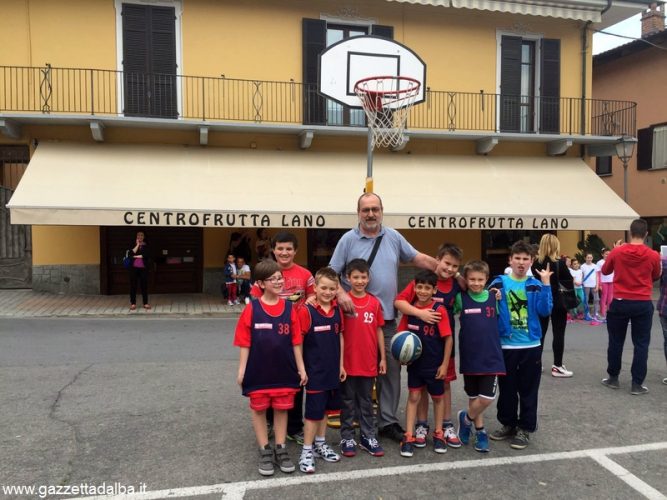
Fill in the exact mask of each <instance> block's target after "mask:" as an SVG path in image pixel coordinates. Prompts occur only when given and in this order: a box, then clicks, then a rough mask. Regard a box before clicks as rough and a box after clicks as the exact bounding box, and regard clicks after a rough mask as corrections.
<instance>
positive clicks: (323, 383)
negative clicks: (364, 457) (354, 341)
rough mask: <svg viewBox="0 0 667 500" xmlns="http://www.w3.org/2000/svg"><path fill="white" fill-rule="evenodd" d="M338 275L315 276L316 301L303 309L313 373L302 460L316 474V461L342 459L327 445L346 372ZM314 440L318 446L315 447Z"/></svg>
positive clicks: (305, 355)
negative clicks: (331, 415) (331, 412)
mask: <svg viewBox="0 0 667 500" xmlns="http://www.w3.org/2000/svg"><path fill="white" fill-rule="evenodd" d="M338 285H339V282H338V275H337V274H336V272H335V271H334V270H333V269H331V268H330V267H323V268H322V269H320V270H319V271H317V273H316V274H315V302H314V303H313V304H310V303H307V304H305V305H304V306H303V307H301V308H300V309H299V312H298V314H299V322H300V325H301V332H302V333H303V361H304V365H305V367H306V371H307V372H308V373H309V377H308V383H307V384H306V411H305V417H306V422H305V425H304V429H303V434H304V437H303V449H302V451H301V458H299V469H301V472H304V473H306V474H311V473H313V472H315V458H321V459H323V460H325V461H326V462H338V461H339V460H340V456H339V455H338V454H337V453H336V452H335V451H333V450H332V449H331V448H330V447H329V446H328V445H327V443H326V439H325V435H326V430H327V422H326V420H325V418H324V414H325V412H326V411H327V410H340V394H339V388H340V383H341V382H342V381H343V380H345V370H344V369H343V355H342V353H343V338H342V336H341V334H342V333H343V313H342V311H341V309H340V307H338V305H337V304H336V300H335V299H336V292H337V290H338ZM313 441H314V444H313Z"/></svg>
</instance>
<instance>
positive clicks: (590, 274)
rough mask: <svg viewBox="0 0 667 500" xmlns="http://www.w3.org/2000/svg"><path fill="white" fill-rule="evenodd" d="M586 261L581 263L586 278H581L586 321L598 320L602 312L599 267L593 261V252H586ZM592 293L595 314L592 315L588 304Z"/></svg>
mask: <svg viewBox="0 0 667 500" xmlns="http://www.w3.org/2000/svg"><path fill="white" fill-rule="evenodd" d="M585 258H586V262H584V263H583V264H582V265H581V270H582V272H583V274H584V278H583V279H582V280H581V282H582V286H583V287H584V298H585V300H584V310H585V317H584V319H585V320H586V321H591V322H597V321H596V320H597V316H598V314H599V312H600V310H599V307H600V299H599V296H598V291H599V290H600V288H599V286H598V285H599V283H598V273H597V271H598V268H597V266H596V265H595V264H594V263H593V254H592V253H587V254H586V257H585ZM591 294H592V295H593V315H592V316H591V312H590V308H589V306H588V301H589V300H590V297H591Z"/></svg>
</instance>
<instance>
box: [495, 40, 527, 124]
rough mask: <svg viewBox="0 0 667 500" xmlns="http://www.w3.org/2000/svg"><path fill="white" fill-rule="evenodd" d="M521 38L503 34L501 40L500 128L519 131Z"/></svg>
mask: <svg viewBox="0 0 667 500" xmlns="http://www.w3.org/2000/svg"><path fill="white" fill-rule="evenodd" d="M521 41H522V40H521V38H520V37H516V36H503V37H502V38H501V42H500V130H501V131H503V132H518V131H519V130H520V126H519V118H520V114H519V105H520V101H521V97H520V94H521Z"/></svg>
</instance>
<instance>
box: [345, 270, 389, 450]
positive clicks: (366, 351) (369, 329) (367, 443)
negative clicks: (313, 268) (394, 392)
mask: <svg viewBox="0 0 667 500" xmlns="http://www.w3.org/2000/svg"><path fill="white" fill-rule="evenodd" d="M345 274H346V275H347V281H348V282H349V283H350V292H349V293H350V298H351V299H352V303H353V304H354V316H345V330H344V332H343V338H344V339H345V348H344V350H343V366H344V367H345V373H346V374H347V378H346V379H345V382H343V384H342V386H341V398H342V403H343V405H342V407H343V408H342V412H341V417H340V420H341V426H340V437H341V441H340V450H341V453H342V454H343V456H346V457H353V456H355V455H356V454H357V443H356V441H355V440H354V437H355V431H354V427H353V421H354V418H355V416H356V418H357V419H358V420H359V423H360V426H361V438H360V440H359V446H360V447H361V449H363V450H366V451H367V452H368V453H370V454H371V455H373V456H374V457H381V456H383V455H384V450H383V449H382V446H380V444H379V443H378V440H377V438H376V436H375V425H374V424H373V401H372V392H373V382H374V381H375V377H377V376H378V374H384V373H386V371H387V360H386V359H385V352H384V334H383V332H382V325H384V316H383V314H382V306H381V305H380V301H379V300H378V299H376V298H375V297H374V296H373V295H371V294H369V293H367V292H366V287H367V286H368V281H369V280H370V269H369V267H368V262H366V261H365V260H364V259H352V260H351V261H350V262H349V263H348V264H347V267H346V268H345ZM378 359H379V360H380V361H379V363H378Z"/></svg>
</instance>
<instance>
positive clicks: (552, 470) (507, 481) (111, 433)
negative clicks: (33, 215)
mask: <svg viewBox="0 0 667 500" xmlns="http://www.w3.org/2000/svg"><path fill="white" fill-rule="evenodd" d="M11 293H12V294H14V298H13V299H11V300H14V301H19V302H20V301H21V300H23V302H22V303H23V304H24V305H23V307H24V308H25V307H26V306H25V301H26V300H28V301H29V300H33V301H35V300H37V299H36V298H35V296H34V295H35V294H34V292H25V293H24V294H23V295H25V296H24V297H22V298H21V299H20V300H19V299H17V298H16V295H17V293H16V292H11ZM18 295H21V294H18ZM165 297H167V296H165ZM56 298H57V297H56ZM47 299H48V297H47ZM112 299H114V300H118V301H120V302H119V304H118V306H117V307H119V308H122V309H125V308H126V304H125V302H126V297H116V298H113V297H112ZM156 299H157V297H156ZM173 299H174V297H172V299H169V300H173ZM195 299H197V297H194V298H192V299H190V303H192V304H194V303H195V302H197V301H196V300H195ZM199 299H200V300H203V298H202V297H200V298H199ZM79 300H80V301H84V302H85V300H84V299H83V298H80V299H79ZM88 300H91V301H92V302H90V303H89V304H87V305H86V304H84V305H81V304H79V306H75V304H73V303H71V302H70V304H69V305H61V306H58V307H69V311H70V312H69V313H68V314H65V313H63V312H62V309H57V307H56V305H55V304H51V306H50V309H49V307H48V306H46V305H44V304H42V305H41V306H39V307H40V309H36V313H35V314H34V315H32V316H31V315H28V314H23V312H25V309H24V310H23V312H22V313H21V314H13V315H11V314H7V313H5V312H3V311H6V308H7V307H8V306H7V305H6V304H7V303H8V302H9V301H10V299H8V298H7V296H6V293H5V292H0V317H1V319H0V345H1V346H2V348H1V349H0V421H2V423H3V425H2V429H3V432H2V434H1V435H0V456H2V457H3V459H2V462H0V487H1V488H3V491H4V493H3V491H0V495H1V496H2V497H4V498H40V497H41V498H47V497H48V498H78V497H89V496H95V494H97V493H100V492H101V491H102V490H104V491H105V492H106V493H128V492H130V493H132V494H131V495H129V496H126V497H125V498H197V499H208V498H217V499H221V498H246V499H255V498H257V499H260V498H261V499H265V498H278V497H289V498H296V499H300V498H321V497H327V498H331V499H338V498H346V499H347V498H349V499H366V498H377V499H380V498H381V499H393V498H411V499H413V498H428V497H435V496H438V497H447V498H470V499H477V498H485V499H495V498H498V499H501V498H502V499H507V498H512V497H513V498H521V499H523V498H537V497H542V498H587V499H609V498H614V499H615V498H618V499H629V498H666V497H665V494H666V492H667V469H666V468H665V464H666V463H667V432H666V431H667V424H666V423H665V422H667V420H666V418H665V415H667V385H663V384H662V383H661V380H662V378H664V377H665V376H667V368H666V365H665V358H664V354H663V338H662V331H661V328H660V325H659V322H658V318H657V316H656V317H655V318H654V324H653V330H652V332H653V338H652V343H651V349H650V353H649V371H648V377H647V379H646V382H645V384H646V385H647V386H648V387H649V389H650V392H649V393H648V394H646V395H642V396H633V395H630V393H629V389H630V377H629V366H630V362H631V355H632V351H631V343H630V339H629V337H628V340H627V345H626V351H625V353H624V362H623V371H622V373H621V377H620V378H621V389H620V390H617V391H614V390H611V389H608V388H606V387H604V386H602V385H601V384H600V379H601V378H602V377H603V376H604V375H605V366H606V329H605V327H604V325H600V326H589V325H588V324H581V323H578V324H572V325H568V330H567V335H566V353H565V364H566V365H567V367H568V369H571V370H573V371H574V377H573V378H571V379H555V378H553V377H551V376H550V374H549V368H550V366H551V361H552V355H551V351H550V348H549V346H550V341H551V335H550V334H548V337H547V349H546V350H545V355H544V363H545V367H546V371H545V374H544V375H543V376H542V384H541V388H540V408H539V430H538V432H537V433H535V434H534V435H533V436H532V440H531V444H530V446H529V447H528V448H527V449H525V450H523V451H517V450H512V449H510V448H509V445H508V444H507V443H506V442H492V443H491V452H490V453H489V454H486V455H483V454H480V453H477V452H475V451H474V450H473V449H472V448H471V447H469V446H468V447H464V448H462V449H458V450H453V449H450V450H449V451H448V452H447V453H446V454H445V455H437V454H435V453H434V452H433V451H432V449H431V447H430V441H429V447H428V448H426V449H423V450H418V451H417V453H416V454H415V456H414V457H413V458H412V459H406V458H403V457H401V456H400V455H399V453H398V446H397V445H396V444H395V443H392V442H387V441H386V440H384V441H383V443H382V444H383V445H384V446H385V449H386V455H385V456H384V457H382V458H374V457H371V456H369V455H368V454H365V453H364V452H360V454H358V455H357V456H356V457H354V458H351V459H347V458H343V460H342V461H341V462H339V463H335V464H331V463H322V462H321V461H318V463H317V465H318V468H317V472H316V473H315V474H314V475H308V476H307V475H304V474H301V473H300V472H298V471H297V472H295V473H293V474H291V475H286V474H282V473H280V472H277V473H276V475H275V476H274V477H273V478H270V479H264V478H261V477H260V476H259V474H258V473H257V470H256V462H257V456H256V453H257V452H256V444H255V441H254V434H253V432H252V428H251V425H250V421H249V410H248V407H247V400H246V399H245V398H243V397H242V396H241V395H240V390H239V388H238V386H237V385H236V383H235V374H236V368H237V362H238V361H237V360H238V350H237V349H236V348H234V347H233V346H232V338H233V330H234V325H235V317H236V315H237V314H238V311H240V307H239V308H229V309H228V306H226V305H223V304H222V303H220V306H221V308H220V310H219V311H217V310H216V312H209V311H205V312H200V313H194V312H192V311H194V310H195V309H194V308H195V307H197V306H194V305H192V306H182V305H180V304H176V307H173V306H170V312H158V310H157V308H155V309H154V310H153V311H151V312H144V311H140V312H139V313H130V312H129V310H128V311H125V310H123V311H122V312H119V313H118V314H115V313H108V312H102V313H93V311H94V310H98V311H99V310H102V311H107V310H108V305H104V304H99V305H97V306H95V302H94V301H96V300H97V301H99V299H96V298H91V299H88ZM151 300H153V299H151ZM167 300H168V299H167V298H165V303H166V301H167ZM37 301H38V300H37ZM154 303H158V302H155V301H154ZM3 304H4V305H3ZM181 307H183V309H185V310H186V312H178V311H179V308H181ZM100 308H101V309H100ZM164 309H165V310H166V305H165V308H164ZM172 310H173V311H174V312H171V311H172ZM39 311H42V312H41V313H40V312H39ZM46 311H51V312H50V313H48V314H47V313H46ZM56 311H59V312H56ZM40 314H41V316H40ZM404 380H405V377H404ZM452 394H453V400H454V405H453V406H454V411H455V412H456V410H458V409H461V408H463V406H464V405H465V404H466V399H465V394H464V392H463V387H462V381H461V380H457V381H455V382H454V383H453V384H452ZM401 408H404V405H403V404H402V405H401ZM401 415H403V410H402V409H401ZM487 427H488V428H489V430H494V429H496V428H497V427H498V423H497V422H496V420H495V406H492V407H491V408H490V409H489V410H488V412H487ZM328 439H329V440H330V441H331V442H332V443H335V442H337V441H338V435H337V433H336V431H334V430H329V431H328ZM288 446H289V450H290V453H291V455H292V457H293V459H294V460H296V459H297V457H298V451H299V450H298V447H297V446H296V445H294V444H293V443H290V444H289V445H288ZM9 486H11V487H26V488H30V487H34V490H33V491H32V492H30V491H29V490H26V489H23V490H22V491H21V492H18V490H13V491H12V492H10V491H9V490H8V489H7V487H9ZM130 488H132V489H134V492H131V491H130ZM142 489H145V493H136V492H138V491H142ZM112 497H113V496H112V495H110V496H106V497H105V498H112Z"/></svg>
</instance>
